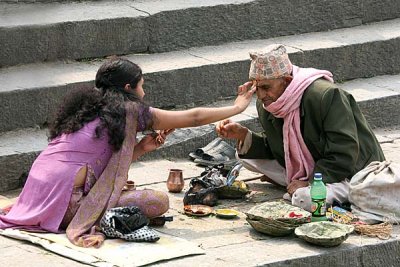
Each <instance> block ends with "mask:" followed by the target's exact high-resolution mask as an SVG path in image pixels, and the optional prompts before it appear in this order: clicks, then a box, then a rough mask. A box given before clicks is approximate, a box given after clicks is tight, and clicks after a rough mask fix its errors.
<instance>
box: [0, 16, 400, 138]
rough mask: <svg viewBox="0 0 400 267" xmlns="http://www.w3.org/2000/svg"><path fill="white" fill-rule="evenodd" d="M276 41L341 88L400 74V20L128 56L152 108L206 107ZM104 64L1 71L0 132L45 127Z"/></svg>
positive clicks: (297, 60)
mask: <svg viewBox="0 0 400 267" xmlns="http://www.w3.org/2000/svg"><path fill="white" fill-rule="evenodd" d="M316 40H318V41H316ZM275 42H277V43H284V44H286V45H288V46H289V52H290V56H291V58H292V61H293V62H294V63H295V64H297V65H300V66H303V67H316V68H320V69H327V70H330V71H332V72H333V74H334V78H335V80H336V81H343V80H349V79H355V78H360V77H373V76H378V75H387V74H398V73H400V65H399V64H397V62H398V61H400V50H399V49H398V47H399V46H400V20H399V19H396V20H391V21H385V22H380V23H375V24H371V25H367V26H359V27H353V28H349V29H340V30H335V31H330V32H322V33H309V34H303V35H296V36H286V37H279V38H274V39H267V40H258V41H244V42H237V43H229V44H225V45H221V46H213V47H202V48H196V49H195V48H191V49H189V50H182V51H176V52H169V53H160V54H153V55H143V54H142V55H128V56H127V57H128V58H129V59H131V60H132V61H134V62H136V63H138V64H139V65H140V66H141V67H142V68H143V70H144V72H145V80H146V81H145V90H146V100H147V101H148V102H149V103H150V104H152V105H153V106H156V107H161V108H171V107H176V106H185V105H186V106H187V105H189V106H190V105H202V104H205V103H211V102H214V101H216V100H220V99H224V98H227V97H231V96H233V95H234V94H235V92H236V87H237V86H238V85H239V84H241V83H243V82H244V81H246V80H247V79H248V78H247V75H248V74H247V73H248V68H249V57H248V52H249V51H251V50H257V49H261V48H262V47H264V46H265V45H267V44H270V43H275ZM101 63H102V60H100V59H99V60H94V61H85V62H53V63H46V64H32V65H31V64H28V65H23V66H18V67H10V68H2V69H0V84H1V87H0V106H1V107H3V109H2V113H1V114H0V132H1V131H9V130H13V129H16V128H26V127H34V126H37V125H38V126H39V127H41V126H43V125H46V123H47V122H48V118H49V114H52V113H53V111H54V109H55V107H56V106H57V104H58V103H59V101H60V99H61V98H62V96H63V95H64V94H65V93H66V92H67V91H69V90H71V89H73V88H77V87H84V86H93V79H94V76H95V73H96V71H97V69H98V67H99V65H100V64H101ZM216 74H217V75H216ZM385 79H386V77H385V78H382V80H385ZM390 82H392V83H393V86H391V87H390V88H389V90H399V89H392V87H396V86H395V85H397V84H398V82H399V81H398V80H397V81H393V80H389V81H387V82H386V84H385V85H384V87H385V88H386V86H387V85H388V84H389V83H390ZM397 92H398V91H397ZM396 101H398V100H396ZM394 104H396V103H394ZM382 110H383V109H382ZM15 114H18V116H15Z"/></svg>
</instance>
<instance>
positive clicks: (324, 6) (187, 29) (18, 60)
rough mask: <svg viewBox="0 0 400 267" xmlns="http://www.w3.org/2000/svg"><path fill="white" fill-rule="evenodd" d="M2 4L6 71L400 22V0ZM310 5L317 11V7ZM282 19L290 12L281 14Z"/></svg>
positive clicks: (1, 58)
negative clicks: (30, 65) (28, 65)
mask: <svg viewBox="0 0 400 267" xmlns="http://www.w3.org/2000/svg"><path fill="white" fill-rule="evenodd" d="M115 3H116V2H115V1H80V2H70V1H67V2H60V3H49V2H47V3H36V2H35V3H31V4H29V3H19V2H17V3H4V2H0V40H2V42H1V44H2V53H1V55H0V62H1V63H0V66H12V65H17V64H26V63H32V62H43V61H54V60H57V59H85V58H93V57H103V56H108V55H112V54H119V55H121V54H129V53H138V52H145V51H149V52H151V53H158V52H165V51H172V50H179V49H183V48H188V47H193V46H197V47H198V46H205V45H214V44H222V43H226V42H230V41H239V40H249V39H264V38H272V37H276V36H283V35H291V34H299V33H306V32H315V31H329V30H333V29H338V28H345V27H353V26H357V25H361V24H364V23H370V22H377V21H382V20H388V19H394V18H398V17H400V5H399V4H398V2H397V1H396V0H383V1H379V3H376V1H373V0H367V1H352V0H335V1H320V0H311V1H310V0H300V1H295V2H293V1H291V2H290V3H289V1H286V2H284V3H283V2H274V1H272V2H271V1H261V0H207V1H196V0H163V1H149V0H148V1H133V0H130V1H129V0H121V1H118V2H117V3H118V4H115ZM310 6H311V7H312V8H310ZM276 14H286V15H285V16H277V15H276Z"/></svg>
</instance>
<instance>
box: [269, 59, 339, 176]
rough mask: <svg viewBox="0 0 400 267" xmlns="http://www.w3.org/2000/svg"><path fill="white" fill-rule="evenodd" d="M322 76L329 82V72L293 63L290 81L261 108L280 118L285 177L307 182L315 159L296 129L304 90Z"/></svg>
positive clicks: (298, 129) (330, 78) (330, 79)
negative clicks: (274, 99) (276, 95)
mask: <svg viewBox="0 0 400 267" xmlns="http://www.w3.org/2000/svg"><path fill="white" fill-rule="evenodd" d="M321 77H323V78H324V79H326V80H328V81H331V82H333V79H332V73H330V72H329V71H326V70H318V69H313V68H299V67H297V66H294V65H293V80H292V81H291V83H290V84H289V86H288V87H287V88H286V90H285V92H284V93H283V94H282V95H281V96H280V97H279V98H278V100H276V101H275V102H273V103H272V104H270V105H268V106H267V107H264V108H265V109H266V110H267V111H268V112H270V113H272V115H274V116H275V117H277V118H283V144H284V151H285V164H286V177H287V178H286V179H287V183H288V184H289V183H290V182H291V181H293V180H304V181H307V180H308V178H309V177H310V176H311V174H312V172H313V170H314V166H315V162H314V159H313V157H312V155H311V153H310V151H309V150H308V148H307V146H306V144H305V143H304V140H303V137H302V135H301V131H300V103H301V99H302V96H303V93H304V91H305V90H306V89H307V88H308V86H309V85H310V84H311V83H312V82H314V81H315V80H316V79H319V78H321Z"/></svg>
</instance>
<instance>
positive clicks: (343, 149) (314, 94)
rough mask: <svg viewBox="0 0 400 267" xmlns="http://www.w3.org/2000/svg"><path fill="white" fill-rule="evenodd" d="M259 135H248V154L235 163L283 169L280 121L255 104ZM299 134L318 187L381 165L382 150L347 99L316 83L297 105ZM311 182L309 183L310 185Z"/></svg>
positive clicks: (322, 82)
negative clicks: (272, 162)
mask: <svg viewBox="0 0 400 267" xmlns="http://www.w3.org/2000/svg"><path fill="white" fill-rule="evenodd" d="M257 111H258V116H259V120H260V123H261V126H262V127H263V129H264V132H262V133H253V134H252V144H251V147H250V149H249V151H248V152H247V153H246V154H245V155H241V158H248V159H250V158H254V159H262V158H265V159H276V160H277V161H278V162H279V163H280V164H281V165H282V166H283V167H284V166H285V156H284V151H283V136H282V127H283V119H280V118H275V117H274V116H273V115H272V114H271V113H269V112H268V111H266V110H265V109H264V108H263V106H262V103H261V101H259V100H258V101H257ZM300 120H301V132H302V136H303V139H304V142H305V143H306V145H307V147H308V149H309V151H310V152H311V154H312V156H313V158H314V161H315V168H314V173H315V172H321V173H322V175H323V181H324V182H326V183H336V182H340V181H343V180H344V179H346V178H348V179H351V177H352V176H353V175H354V174H355V173H357V172H358V171H360V170H361V169H363V168H364V167H365V166H367V165H368V164H369V163H370V162H372V161H383V160H385V157H384V155H383V152H382V149H381V147H380V145H379V143H378V140H377V139H376V137H375V135H374V133H373V132H372V130H371V128H370V126H369V124H368V122H367V121H366V120H365V118H364V116H363V114H362V113H361V110H360V109H359V107H358V105H357V103H356V101H355V100H354V98H353V96H352V95H351V94H349V93H347V92H346V91H344V90H341V89H339V88H338V87H337V86H336V85H335V84H333V83H331V82H329V81H327V80H324V79H318V80H316V81H314V82H313V83H312V84H311V85H310V86H309V87H308V88H307V90H306V91H305V92H304V94H303V97H302V100H301V105H300ZM312 178H313V177H309V179H310V181H311V180H312Z"/></svg>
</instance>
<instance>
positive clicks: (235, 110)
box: [153, 82, 256, 130]
mask: <svg viewBox="0 0 400 267" xmlns="http://www.w3.org/2000/svg"><path fill="white" fill-rule="evenodd" d="M255 90H256V88H255V87H254V86H252V82H247V83H245V84H243V85H241V86H239V88H238V97H237V98H236V100H235V102H234V104H233V105H232V106H228V107H220V108H202V107H199V108H192V109H188V110H181V111H169V110H162V109H157V108H154V109H153V116H154V124H153V129H155V130H162V129H171V128H185V127H196V126H201V125H205V124H209V123H213V122H216V121H219V120H222V119H225V118H229V117H231V116H233V115H236V114H239V113H241V112H243V111H244V110H245V109H246V108H247V106H248V105H249V104H250V101H251V98H252V96H253V94H254V92H255Z"/></svg>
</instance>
